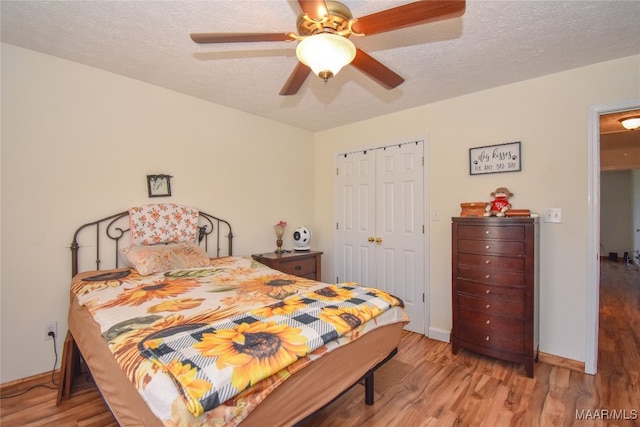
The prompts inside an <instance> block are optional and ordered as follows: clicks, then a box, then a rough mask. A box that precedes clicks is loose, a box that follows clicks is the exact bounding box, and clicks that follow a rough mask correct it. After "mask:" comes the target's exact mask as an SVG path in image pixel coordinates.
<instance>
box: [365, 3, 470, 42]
mask: <svg viewBox="0 0 640 427" xmlns="http://www.w3.org/2000/svg"><path fill="white" fill-rule="evenodd" d="M465 8H466V3H465V0H427V1H416V2H413V3H408V4H405V5H402V6H397V7H393V8H391V9H387V10H383V11H380V12H376V13H372V14H371V15H367V16H362V17H360V18H358V20H357V21H356V22H355V23H354V24H353V27H352V28H353V31H354V32H355V33H360V34H364V35H370V34H377V33H384V32H385V31H391V30H397V29H399V28H404V27H410V26H412V25H418V24H425V23H427V22H435V21H441V20H444V19H450V18H455V17H458V16H462V15H463V14H464V11H465Z"/></svg>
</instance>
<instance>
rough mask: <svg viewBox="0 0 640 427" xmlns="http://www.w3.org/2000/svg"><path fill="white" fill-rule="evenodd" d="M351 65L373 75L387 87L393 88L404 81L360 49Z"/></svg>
mask: <svg viewBox="0 0 640 427" xmlns="http://www.w3.org/2000/svg"><path fill="white" fill-rule="evenodd" d="M351 65H353V66H354V67H356V68H357V69H358V70H360V71H362V72H363V73H365V74H366V75H368V76H369V77H371V78H372V79H373V80H375V81H376V82H377V83H378V84H379V85H380V86H382V87H383V88H385V89H393V88H395V87H398V86H399V85H400V84H402V82H404V79H403V78H402V77H400V76H399V75H398V74H396V73H395V72H394V71H392V70H391V69H389V68H388V67H387V66H385V65H383V64H382V63H381V62H379V61H378V60H376V59H374V58H373V57H372V56H370V55H369V54H368V53H366V52H365V51H363V50H360V49H356V57H355V58H354V59H353V61H352V62H351Z"/></svg>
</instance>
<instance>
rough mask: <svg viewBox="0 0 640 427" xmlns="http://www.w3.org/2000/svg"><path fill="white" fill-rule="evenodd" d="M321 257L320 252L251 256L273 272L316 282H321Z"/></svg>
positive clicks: (271, 253) (273, 253) (270, 253)
mask: <svg viewBox="0 0 640 427" xmlns="http://www.w3.org/2000/svg"><path fill="white" fill-rule="evenodd" d="M321 256H322V252H318V251H300V252H282V253H275V252H269V253H264V254H255V255H251V257H252V258H253V259H255V260H256V261H258V262H261V263H263V264H265V265H267V266H269V267H271V268H273V269H274V270H279V271H282V272H283V273H287V274H292V275H294V276H298V277H304V278H306V279H311V280H317V281H318V282H320V281H321V276H320V274H321V270H322V264H321V260H322V258H321Z"/></svg>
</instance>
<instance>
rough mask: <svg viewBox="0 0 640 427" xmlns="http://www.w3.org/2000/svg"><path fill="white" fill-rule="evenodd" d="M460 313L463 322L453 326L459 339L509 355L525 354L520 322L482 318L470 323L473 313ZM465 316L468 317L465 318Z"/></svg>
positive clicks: (462, 311) (521, 323)
mask: <svg viewBox="0 0 640 427" xmlns="http://www.w3.org/2000/svg"><path fill="white" fill-rule="evenodd" d="M460 311H461V313H460V315H462V316H463V318H464V319H465V321H463V320H459V321H458V322H457V324H456V325H455V333H456V336H457V337H458V338H459V339H462V340H464V341H468V342H471V343H473V344H476V345H480V346H483V347H487V348H497V349H500V350H502V351H506V352H509V353H516V354H522V353H524V352H525V339H524V323H523V322H522V321H514V320H513V319H509V320H504V319H499V318H494V317H483V318H480V319H475V320H473V321H471V320H469V319H470V318H475V316H474V315H473V313H465V312H464V310H460ZM463 313H464V314H463ZM467 314H468V315H469V316H470V317H466V316H467ZM487 321H488V322H489V323H488V324H487V323H486V322H487Z"/></svg>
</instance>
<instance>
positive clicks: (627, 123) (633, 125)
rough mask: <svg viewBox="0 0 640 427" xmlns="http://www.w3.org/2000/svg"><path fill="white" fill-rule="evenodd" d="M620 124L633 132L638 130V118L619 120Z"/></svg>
mask: <svg viewBox="0 0 640 427" xmlns="http://www.w3.org/2000/svg"><path fill="white" fill-rule="evenodd" d="M620 123H621V124H622V126H624V128H625V129H629V130H635V129H638V128H640V116H631V117H625V118H624V119H620Z"/></svg>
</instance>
